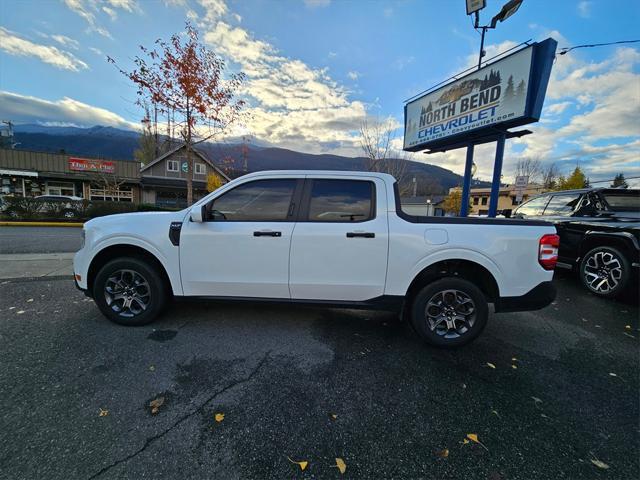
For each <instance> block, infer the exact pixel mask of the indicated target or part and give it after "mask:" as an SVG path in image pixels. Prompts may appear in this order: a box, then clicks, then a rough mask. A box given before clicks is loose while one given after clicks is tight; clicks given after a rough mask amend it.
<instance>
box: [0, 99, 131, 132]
mask: <svg viewBox="0 0 640 480" xmlns="http://www.w3.org/2000/svg"><path fill="white" fill-rule="evenodd" d="M0 117H2V118H10V119H12V120H13V121H14V122H15V123H43V122H47V121H51V119H55V120H56V122H61V123H63V124H72V125H77V126H81V127H90V126H94V125H110V126H114V127H118V128H124V129H128V130H136V129H138V125H137V124H135V123H133V122H129V121H127V120H125V119H124V118H122V117H121V116H120V115H117V114H115V113H113V112H110V111H109V110H106V109H104V108H99V107H94V106H93V105H88V104H86V103H82V102H79V101H77V100H74V99H72V98H69V97H64V98H62V99H61V100H56V101H53V102H52V101H49V100H44V99H42V98H36V97H30V96H25V95H19V94H17V93H12V92H6V91H1V90H0Z"/></svg>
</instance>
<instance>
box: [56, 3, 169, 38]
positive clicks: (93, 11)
mask: <svg viewBox="0 0 640 480" xmlns="http://www.w3.org/2000/svg"><path fill="white" fill-rule="evenodd" d="M63 1H64V3H65V5H66V6H67V8H69V10H71V11H72V12H74V13H76V14H77V15H79V16H80V17H82V18H83V19H84V20H85V21H86V22H87V23H88V24H89V31H92V32H96V33H98V34H100V35H102V36H104V37H107V38H112V37H111V33H109V31H108V30H107V29H106V28H104V27H102V26H101V25H100V24H99V23H98V20H97V18H96V15H97V14H99V13H100V12H103V13H105V14H107V15H108V16H109V17H110V18H111V20H116V19H117V18H118V10H123V11H125V12H128V13H134V12H140V11H141V9H140V7H139V6H138V3H137V2H136V1H135V0H63ZM167 1H172V3H174V4H175V3H176V0H165V3H166V2H167Z"/></svg>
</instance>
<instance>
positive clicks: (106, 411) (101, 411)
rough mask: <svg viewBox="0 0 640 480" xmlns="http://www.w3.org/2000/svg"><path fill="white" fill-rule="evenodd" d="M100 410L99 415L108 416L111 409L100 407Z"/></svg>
mask: <svg viewBox="0 0 640 480" xmlns="http://www.w3.org/2000/svg"><path fill="white" fill-rule="evenodd" d="M99 410H100V412H99V413H98V416H99V417H106V416H107V415H109V410H103V409H101V408H99Z"/></svg>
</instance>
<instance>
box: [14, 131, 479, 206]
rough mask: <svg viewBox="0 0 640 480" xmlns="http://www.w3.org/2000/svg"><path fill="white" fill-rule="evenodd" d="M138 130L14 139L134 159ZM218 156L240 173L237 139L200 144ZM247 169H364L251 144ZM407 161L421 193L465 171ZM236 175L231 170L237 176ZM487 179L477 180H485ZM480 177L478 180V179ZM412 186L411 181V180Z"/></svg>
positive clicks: (359, 162) (34, 146)
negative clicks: (455, 171) (233, 141)
mask: <svg viewBox="0 0 640 480" xmlns="http://www.w3.org/2000/svg"><path fill="white" fill-rule="evenodd" d="M138 139H139V134H138V133H136V132H134V131H130V130H122V129H118V128H114V127H104V126H94V127H90V128H81V127H69V126H45V125H29V124H25V125H16V126H14V142H15V143H17V145H16V147H15V148H17V149H21V150H35V151H42V152H51V153H59V152H64V153H68V154H71V155H81V156H82V155H84V156H88V157H98V158H109V159H118V160H133V158H134V157H133V152H134V151H135V150H136V149H137V148H138ZM199 148H200V149H201V150H204V151H205V152H206V153H207V155H208V156H209V158H211V159H212V160H213V161H214V162H216V161H220V160H221V159H223V158H225V159H227V162H229V159H231V162H232V165H233V167H232V168H233V170H234V171H235V172H234V173H235V174H236V175H239V174H241V173H242V172H243V164H244V160H243V158H242V146H241V145H239V144H219V143H204V144H201V145H200V146H199ZM246 157H247V167H248V170H249V171H259V170H285V169H307V170H347V171H357V170H363V169H365V165H366V159H365V158H363V157H355V158H353V157H343V156H340V155H332V154H321V155H315V154H308V153H301V152H295V151H292V150H287V149H284V148H276V147H261V146H257V145H253V144H251V145H249V146H248V148H247V150H246ZM399 161H401V162H406V169H405V170H406V175H405V179H406V182H407V183H410V182H412V179H413V177H415V178H416V182H417V184H418V192H419V194H422V195H425V194H441V193H446V192H447V191H448V189H449V188H451V187H454V186H457V185H461V184H462V176H460V175H458V174H456V173H454V172H452V171H451V170H447V169H445V168H442V167H438V166H436V165H431V164H428V163H421V162H414V161H409V160H399ZM236 175H233V176H236ZM485 183H486V182H477V185H479V186H484V185H485ZM475 184H476V182H474V185H475ZM407 187H409V189H410V187H411V186H410V185H407Z"/></svg>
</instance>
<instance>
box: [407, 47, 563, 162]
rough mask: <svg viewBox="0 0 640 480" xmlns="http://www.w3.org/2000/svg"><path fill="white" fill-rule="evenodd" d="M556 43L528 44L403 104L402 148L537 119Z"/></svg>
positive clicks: (447, 143) (444, 144) (450, 140)
mask: <svg viewBox="0 0 640 480" xmlns="http://www.w3.org/2000/svg"><path fill="white" fill-rule="evenodd" d="M556 45H557V43H556V41H555V40H553V39H548V40H545V41H544V42H541V43H537V44H533V45H530V46H528V47H526V48H523V49H522V50H519V51H517V52H516V53H513V54H511V55H509V56H507V57H504V58H502V59H500V60H498V61H496V62H494V63H491V64H489V65H487V66H485V67H483V68H481V69H480V70H477V71H475V72H473V73H470V74H468V75H466V76H464V77H462V78H460V79H458V80H456V81H454V82H452V83H449V84H447V85H446V86H444V87H441V88H439V89H437V90H434V91H432V92H429V93H427V94H425V95H423V96H421V97H418V98H416V99H415V100H412V101H410V102H409V103H407V104H406V105H405V119H404V122H405V124H404V150H408V151H418V150H424V149H430V148H444V147H447V146H450V145H453V144H456V143H459V142H461V141H463V140H464V139H465V138H466V139H469V140H472V139H473V138H474V137H478V136H479V135H482V134H483V133H487V132H489V131H495V130H496V129H497V128H500V129H502V130H505V129H506V128H510V127H514V126H518V125H524V124H527V123H531V122H535V121H538V120H539V119H540V112H541V110H542V103H543V101H544V95H545V93H546V89H547V84H548V81H549V75H550V73H551V65H552V62H553V56H554V54H555V49H556Z"/></svg>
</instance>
